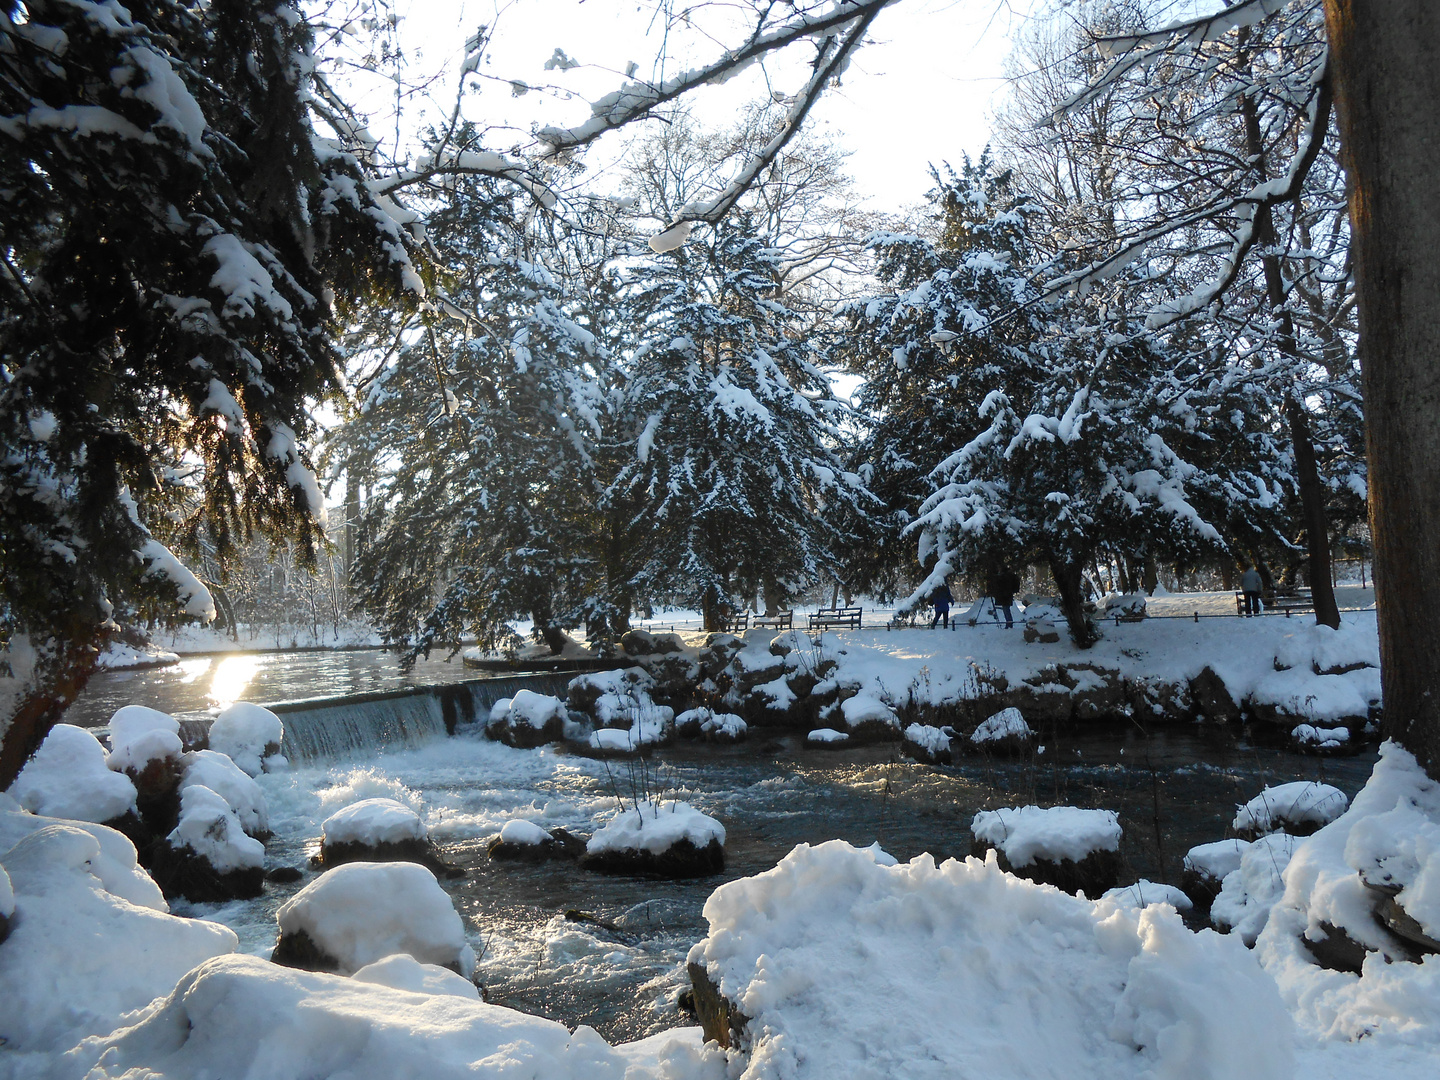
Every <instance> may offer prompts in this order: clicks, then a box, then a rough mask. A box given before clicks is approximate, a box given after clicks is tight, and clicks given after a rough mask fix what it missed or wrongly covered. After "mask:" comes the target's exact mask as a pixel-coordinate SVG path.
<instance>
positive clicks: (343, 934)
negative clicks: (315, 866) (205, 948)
mask: <svg viewBox="0 0 1440 1080" xmlns="http://www.w3.org/2000/svg"><path fill="white" fill-rule="evenodd" d="M275 918H276V920H277V921H278V922H279V924H280V933H281V935H282V936H285V935H289V934H295V933H300V932H303V933H305V934H306V935H307V936H308V937H309V938H310V940H311V941H312V942H314V943H315V945H316V946H318V947H319V948H320V950H321V951H322V952H324V953H326V954H327V955H329V956H332V957H334V958H335V959H336V960H337V961H339V964H340V970H341V971H342V972H346V973H349V972H354V971H359V970H360V969H361V968H363V967H365V966H366V965H367V964H373V963H374V962H375V961H377V960H382V959H384V958H385V957H387V956H390V955H392V954H394V953H407V954H408V955H410V956H413V957H414V958H415V959H416V960H419V961H420V962H421V963H424V964H441V965H451V964H453V965H456V966H457V967H458V968H459V969H460V973H461V974H462V975H464V976H465V977H466V978H469V977H470V975H471V974H472V973H473V972H474V970H475V953H474V950H472V949H471V948H470V946H469V945H467V944H465V927H464V925H463V924H462V923H461V921H460V916H459V915H458V914H457V913H456V911H455V906H454V905H453V904H452V903H451V902H450V897H449V896H448V895H446V893H445V890H444V889H442V888H441V887H440V883H439V882H438V881H436V880H435V875H434V874H432V873H431V872H430V871H429V870H427V869H425V867H423V866H419V865H417V864H415V863H406V862H391V863H372V862H354V863H346V864H345V865H343V866H337V867H335V869H333V870H327V871H325V873H323V874H321V875H320V876H319V877H318V878H316V879H315V880H314V881H312V882H310V884H308V885H306V886H305V888H303V889H301V890H300V891H299V892H298V893H296V894H295V895H294V896H292V897H291V898H290V899H289V900H287V901H286V902H285V903H284V904H282V905H281V906H280V909H279V910H278V911H277V912H276V913H275Z"/></svg>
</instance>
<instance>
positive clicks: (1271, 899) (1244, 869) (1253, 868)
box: [1210, 833, 1296, 945]
mask: <svg viewBox="0 0 1440 1080" xmlns="http://www.w3.org/2000/svg"><path fill="white" fill-rule="evenodd" d="M1295 843H1296V841H1295V837H1293V836H1290V835H1288V834H1287V833H1270V834H1269V835H1268V836H1262V837H1261V838H1260V839H1259V840H1256V841H1255V842H1254V843H1253V844H1251V845H1250V846H1249V847H1248V848H1246V849H1245V854H1243V855H1242V856H1240V867H1239V869H1237V870H1232V871H1231V872H1230V873H1228V874H1226V875H1225V878H1224V880H1223V881H1222V882H1221V883H1220V895H1219V896H1217V897H1215V902H1214V903H1213V904H1211V905H1210V920H1211V921H1212V922H1213V923H1214V924H1215V925H1216V926H1226V927H1229V928H1230V929H1232V930H1233V931H1234V932H1235V933H1236V934H1238V935H1239V936H1240V938H1241V939H1242V940H1243V941H1244V942H1245V944H1246V945H1253V944H1255V939H1256V938H1257V937H1258V936H1259V934H1260V931H1261V930H1263V929H1264V928H1265V920H1266V919H1268V918H1269V917H1270V908H1271V907H1272V906H1273V905H1274V904H1275V901H1276V900H1279V899H1280V895H1281V893H1282V892H1284V890H1285V884H1284V881H1283V875H1284V873H1285V867H1287V866H1289V865H1290V858H1291V856H1292V855H1293V853H1294V851H1295Z"/></svg>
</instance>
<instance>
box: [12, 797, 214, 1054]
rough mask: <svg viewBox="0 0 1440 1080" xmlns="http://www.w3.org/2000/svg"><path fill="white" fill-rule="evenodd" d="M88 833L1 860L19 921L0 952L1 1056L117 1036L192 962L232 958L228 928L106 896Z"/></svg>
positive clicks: (76, 832)
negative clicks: (128, 1018)
mask: <svg viewBox="0 0 1440 1080" xmlns="http://www.w3.org/2000/svg"><path fill="white" fill-rule="evenodd" d="M107 861H108V860H107V856H106V855H105V853H104V852H103V851H102V848H101V844H100V842H99V841H98V840H97V839H96V837H95V836H93V835H92V834H91V833H90V832H89V831H87V830H85V829H82V828H79V827H77V826H75V825H69V824H53V825H45V826H42V827H41V828H39V829H37V830H36V831H34V832H32V833H30V834H29V835H28V836H26V837H24V838H23V839H21V840H20V841H19V842H18V843H17V844H15V846H14V847H12V848H10V849H9V850H8V851H7V852H5V853H4V854H0V863H3V864H4V867H5V870H6V872H7V873H8V875H9V877H10V881H11V883H12V885H13V887H14V891H15V918H14V922H13V923H12V929H11V934H10V936H9V937H8V938H7V939H6V940H5V944H4V945H3V946H0V1001H4V1002H5V1003H6V1004H5V1008H4V1009H3V1010H0V1037H3V1038H4V1039H5V1040H6V1043H5V1045H6V1049H7V1050H61V1051H63V1050H66V1049H68V1048H69V1047H71V1046H72V1045H74V1043H75V1042H76V1041H77V1040H78V1039H80V1038H82V1037H84V1036H86V1035H92V1034H98V1033H102V1032H107V1031H111V1030H113V1029H114V1028H115V1027H116V1026H117V1025H118V1024H119V1022H120V1017H121V1015H122V1014H124V1013H126V1012H129V1011H130V1010H132V1009H138V1008H141V1007H143V1006H144V1005H146V1004H148V1003H149V1002H150V1001H151V1000H152V999H153V998H155V997H156V996H158V995H161V994H167V993H169V992H170V990H171V988H173V987H174V985H175V983H176V980H178V979H179V978H180V977H181V976H183V975H184V974H185V973H186V972H187V971H189V970H190V969H191V968H193V967H194V966H195V965H196V964H199V963H201V962H202V961H204V960H206V959H208V958H210V957H212V956H218V955H220V954H222V953H228V952H232V951H234V949H235V947H236V945H237V944H238V940H237V938H236V937H235V934H234V933H233V932H232V931H231V930H229V929H227V928H226V927H223V926H220V925H218V924H216V923H212V922H206V921H205V920H203V919H179V918H176V917H174V916H172V915H168V914H165V913H164V912H161V911H156V910H154V909H152V908H149V907H140V906H138V905H136V904H132V903H130V902H129V901H128V900H125V899H123V898H121V897H119V896H116V895H114V894H113V893H111V892H110V891H109V890H108V889H107V888H106V887H105V884H104V882H103V881H101V879H100V878H99V877H98V876H97V874H96V870H97V869H98V868H99V867H101V866H102V865H103V864H104V863H105V862H107Z"/></svg>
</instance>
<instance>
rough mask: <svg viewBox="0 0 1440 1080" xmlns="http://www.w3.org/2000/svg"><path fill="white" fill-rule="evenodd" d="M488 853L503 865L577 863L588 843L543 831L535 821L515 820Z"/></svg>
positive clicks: (505, 828)
mask: <svg viewBox="0 0 1440 1080" xmlns="http://www.w3.org/2000/svg"><path fill="white" fill-rule="evenodd" d="M486 851H487V853H488V854H489V856H490V858H492V859H499V860H501V861H503V862H526V863H540V862H548V861H549V860H551V859H578V858H580V856H582V855H584V854H585V841H584V840H581V839H580V838H579V837H578V836H572V835H571V834H570V833H568V832H566V831H565V830H564V829H548V830H547V829H542V828H541V827H540V826H539V825H536V824H535V823H534V822H533V821H525V820H523V819H521V818H516V819H515V820H514V821H507V822H506V823H505V825H504V827H503V828H502V829H501V830H500V835H499V836H497V837H495V839H494V840H492V841H490V846H489V847H488V848H487V849H486Z"/></svg>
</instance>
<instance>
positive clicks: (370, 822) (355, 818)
mask: <svg viewBox="0 0 1440 1080" xmlns="http://www.w3.org/2000/svg"><path fill="white" fill-rule="evenodd" d="M320 829H321V832H322V833H323V836H324V840H323V842H324V843H325V844H326V845H327V846H328V845H330V844H363V845H365V846H366V847H375V846H376V845H377V844H400V843H404V842H405V841H407V840H415V841H420V842H424V841H425V840H426V839H427V837H428V832H427V830H426V828H425V822H424V821H422V820H421V818H420V815H419V814H417V813H416V812H415V811H414V810H412V809H410V807H408V806H406V805H405V804H404V803H402V802H397V801H396V800H394V799H361V800H360V801H359V802H356V803H351V804H350V805H349V806H346V807H344V808H342V809H340V810H337V811H336V812H335V813H333V814H331V815H330V816H329V817H328V818H326V819H325V821H324V822H323V823H322V824H321V826H320Z"/></svg>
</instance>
